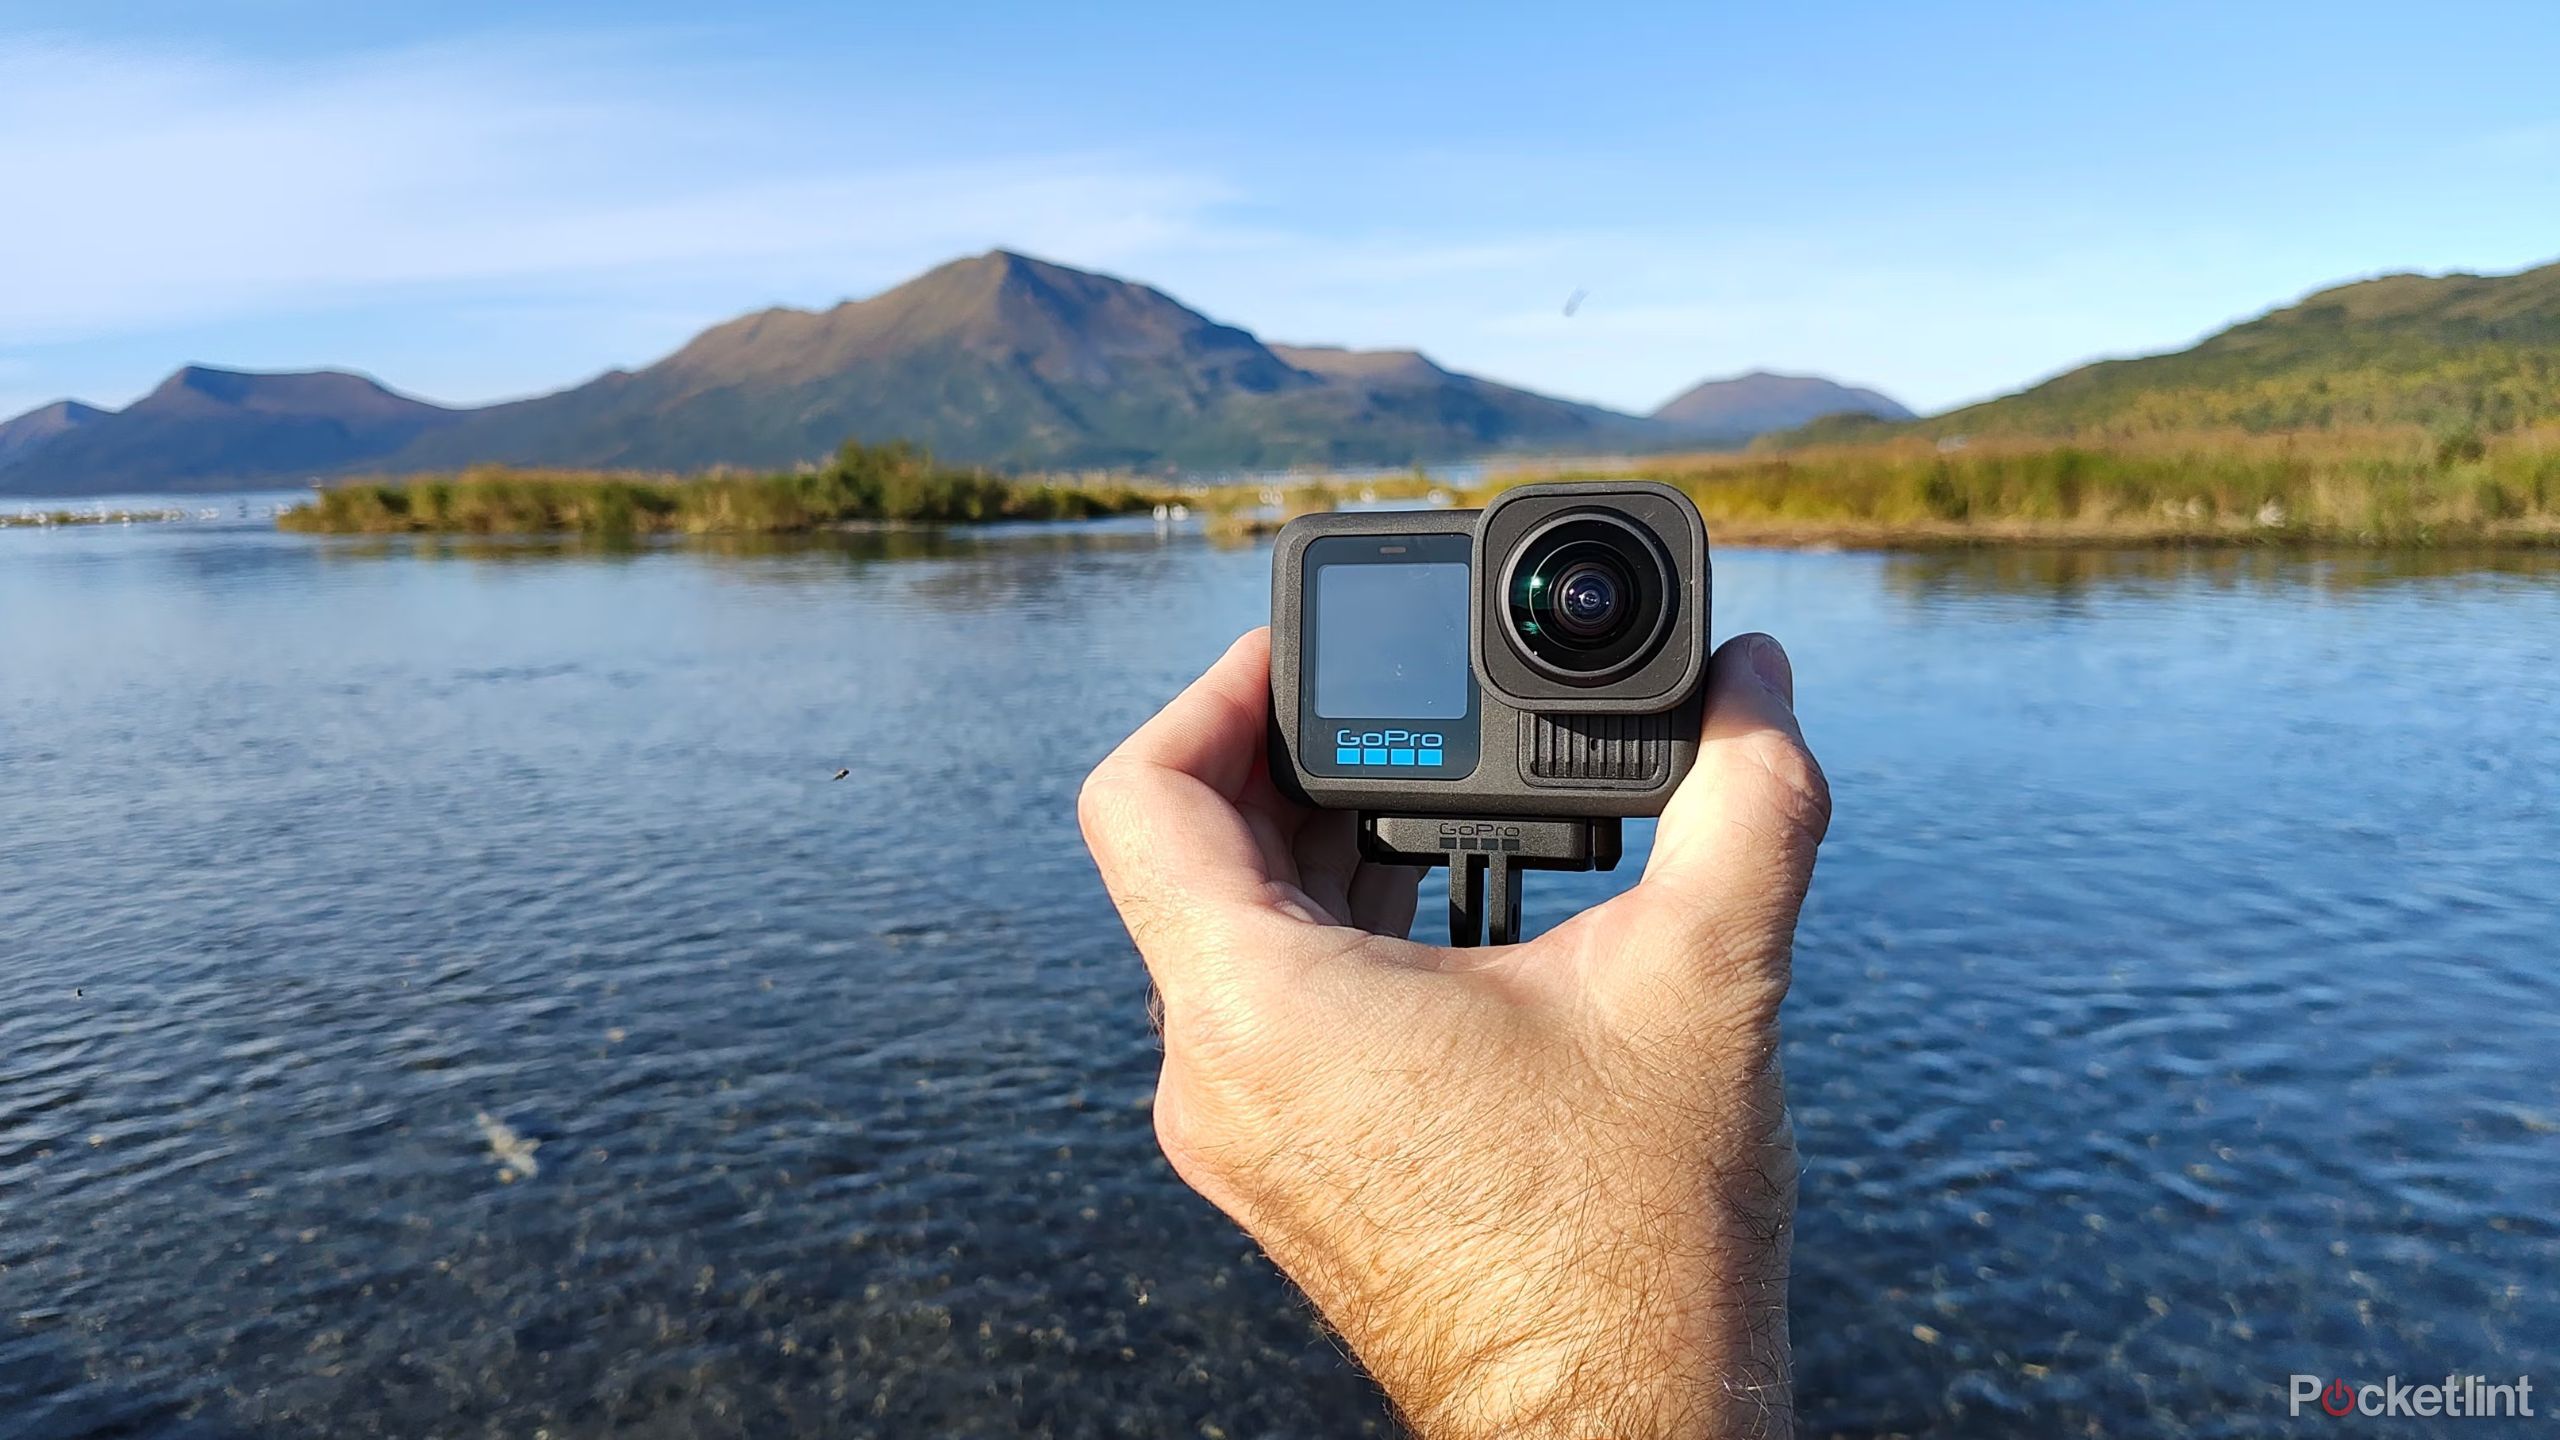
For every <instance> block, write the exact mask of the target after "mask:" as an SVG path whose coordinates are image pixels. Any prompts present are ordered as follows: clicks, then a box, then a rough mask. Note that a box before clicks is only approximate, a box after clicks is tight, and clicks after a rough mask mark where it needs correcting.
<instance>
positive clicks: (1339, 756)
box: [1333, 745, 1360, 765]
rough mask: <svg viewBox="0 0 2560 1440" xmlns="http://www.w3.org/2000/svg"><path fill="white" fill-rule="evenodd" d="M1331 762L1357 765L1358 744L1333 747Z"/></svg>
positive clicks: (1358, 755)
mask: <svg viewBox="0 0 2560 1440" xmlns="http://www.w3.org/2000/svg"><path fill="white" fill-rule="evenodd" d="M1333 763H1334V764H1336V765H1357V764H1359V763H1360V749H1359V747H1358V746H1356V745H1339V746H1336V747H1334V752H1333Z"/></svg>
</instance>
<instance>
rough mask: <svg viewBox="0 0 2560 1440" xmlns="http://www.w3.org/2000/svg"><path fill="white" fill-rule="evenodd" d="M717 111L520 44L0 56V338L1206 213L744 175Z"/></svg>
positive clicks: (650, 81) (838, 255)
mask: <svg viewBox="0 0 2560 1440" xmlns="http://www.w3.org/2000/svg"><path fill="white" fill-rule="evenodd" d="M635 92H636V93H641V94H646V95H648V96H650V97H652V98H647V99H635V98H632V97H633V95H634V94H635ZM659 96H675V97H687V96H692V97H696V98H694V99H692V100H686V99H661V98H655V97H659ZM749 108H751V107H749ZM740 109H741V106H740V104H739V102H738V101H737V99H736V97H735V96H734V95H728V94H720V93H713V92H705V91H704V90H702V89H701V88H700V87H698V86H692V85H688V84H685V83H683V82H682V80H681V79H680V78H679V77H677V76H674V75H669V74H658V75H655V76H646V77H635V76H633V75H630V74H626V73H613V72H609V71H605V70H599V69H596V68H594V67H593V66H592V65H591V64H590V63H586V62H582V61H581V59H580V57H579V55H578V54H575V53H569V52H563V51H557V50H554V49H549V48H545V47H543V46H539V45H536V46H531V47H528V46H527V44H526V43H525V42H523V41H522V40H521V39H520V38H519V39H511V40H510V41H509V42H508V43H507V44H506V45H504V46H498V45H495V44H487V45H481V46H443V47H437V48H434V49H428V50H410V51H400V52H389V53H383V54H377V55H373V56H365V57H356V58H353V59H348V58H346V57H340V58H338V59H336V60H334V61H333V62H331V63H330V64H328V65H327V66H326V67H315V66H308V65H293V64H283V63H248V62H242V61H238V60H227V59H221V58H209V57H205V56H200V55H197V56H190V55H174V54H158V53H117V52H108V51H101V50H98V49H94V48H83V47H78V46H70V45H62V44H40V43H30V42H17V43H14V44H11V43H8V42H0V189H5V191H6V192H7V193H12V194H16V195H20V196H31V195H41V196H44V197H46V204H45V206H44V210H43V223H42V224H38V225H11V226H8V227H4V228H0V274H9V275H14V276H20V277H27V276H42V277H44V283H43V284H40V285H39V284H17V285H11V286H8V287H5V288H0V333H7V334H8V335H9V336H10V337H11V338H12V341H13V342H15V343H17V344H20V345H28V344H36V343H43V342H47V341H64V340H76V339H83V338H92V337H97V336H100V335H107V334H115V333H128V332H132V331H136V330H150V329H159V328H163V327H169V326H176V325H184V324H191V323H199V322H203V321H207V320H218V319H222V318H226V317H232V316H242V315H252V314H266V313H272V312H274V311H277V310H279V309H285V310H290V309H307V308H313V307H324V306H329V305H333V304H344V303H349V302H352V301H359V300H364V301H378V300H381V299H383V298H385V297H388V296H396V295H399V294H402V293H404V292H414V293H417V294H418V295H419V296H420V297H421V298H422V299H424V298H431V297H432V296H433V295H435V294H436V293H437V292H440V291H450V290H457V289H465V288H469V287H473V286H477V285H483V284H486V283H488V282H507V281H543V282H547V283H554V284H559V285H563V286H567V287H570V288H579V287H582V286H585V285H605V286H612V285H617V284H621V283H627V282H629V281H630V280H631V279H633V278H634V277H636V276H641V275H645V274H647V273H649V272H653V271H658V270H665V269H684V270H700V269H703V268H706V267H720V268H727V269H732V270H735V271H737V272H739V273H740V275H741V278H742V279H745V280H748V281H749V283H752V277H753V276H755V275H756V274H757V273H759V271H763V270H775V271H801V270H806V269H810V268H815V267H816V266H818V265H821V264H823V265H824V266H825V267H826V268H828V269H831V270H834V271H837V272H839V273H845V274H851V275H861V274H865V273H871V272H873V271H874V270H875V269H876V267H877V266H878V265H880V264H884V263H895V264H905V263H909V262H912V261H914V260H916V259H918V258H919V257H930V258H932V259H941V258H947V257H948V256H949V255H951V254H953V253H956V252H958V251H960V250H963V249H971V248H983V247H984V246H985V245H987V244H990V243H996V242H998V241H1001V240H1004V239H1007V238H1009V237H1014V236H1022V235H1036V236H1038V237H1040V243H1043V244H1045V245H1048V246H1050V247H1052V248H1055V249H1059V250H1061V251H1065V252H1068V253H1071V254H1073V255H1075V256H1077V257H1080V258H1084V259H1087V260H1104V261H1107V260H1109V259H1111V258H1113V257H1118V256H1130V255H1136V254H1140V253H1144V252H1146V251H1148V250H1151V249H1154V248H1157V247H1161V246H1164V245H1168V244H1175V243H1179V242H1180V241H1181V240H1182V238H1183V237H1185V236H1186V235H1191V234H1194V233H1196V232H1198V231H1199V230H1201V229H1202V227H1203V225H1204V223H1205V222H1204V219H1203V217H1204V214H1205V212H1206V211H1207V210H1208V209H1209V208H1210V207H1212V206H1214V205H1216V204H1218V203H1220V202H1221V201H1222V200H1224V199H1225V198H1227V193H1228V192H1227V191H1226V189H1225V188H1224V187H1223V186H1221V185H1220V184H1218V183H1216V182H1215V181H1213V180H1210V179H1207V178H1204V177H1202V176H1199V175H1196V174H1190V173H1184V172H1181V171H1178V170H1172V169H1168V168H1164V167H1158V166H1149V165H1145V164H1139V163H1132V162H1129V161H1126V160H1123V159H1120V158H1117V157H1112V156H1096V155H1055V156H1038V155H1033V156H1023V157H1018V158H1008V159H1003V160H993V161H969V160H963V161H958V162H954V163H937V164H920V163H915V162H912V161H906V162H900V161H897V160H894V159H890V158H886V157H873V158H867V159H860V160H857V161H855V162H854V163H849V164H844V165H839V166H833V167H827V168H817V167H812V166H809V165H806V164H802V165H797V166H794V165H788V164H784V165H774V164H767V165H764V166H762V167H759V166H758V165H757V163H756V161H755V158H754V157H757V156H758V155H760V154H764V153H768V152H770V151H771V150H772V149H773V147H772V146H771V145H769V144H766V145H759V144H757V143H755V142H754V140H753V139H752V136H753V135H754V134H755V133H756V127H754V126H753V125H752V124H751V123H749V122H745V121H742V120H741V119H740V116H739V111H740ZM884 278H895V276H894V275H890V276H886V277H884Z"/></svg>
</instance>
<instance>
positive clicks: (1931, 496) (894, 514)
mask: <svg viewBox="0 0 2560 1440" xmlns="http://www.w3.org/2000/svg"><path fill="white" fill-rule="evenodd" d="M1597 479H1645V480H1655V481H1660V482H1662V483H1665V484H1668V485H1671V486H1673V487H1675V488H1677V489H1679V490H1681V491H1683V492H1684V493H1686V494H1687V495H1689V496H1690V498H1691V499H1693V500H1695V501H1696V502H1697V504H1698V507H1699V510H1700V512H1701V513H1702V514H1703V515H1704V516H1705V517H1706V521H1707V528H1708V533H1709V534H1710V536H1712V537H1713V538H1714V539H1716V540H1718V541H1720V542H1722V543H1726V544H1734V545H1753V546H1767V547H1783V548H1790V549H1812V548H1837V549H1859V550H1915V551H1926V550H1952V549H1976V548H1992V547H2024V546H2039V547H2060V548H2075V549H2105V548H2117V549H2170V548H2179V547H2217V548H2302V547H2310V546H2323V547H2350V548H2352V547H2377V548H2378V547H2414V548H2433V547H2441V546H2461V547H2477V548H2502V549H2544V548H2554V547H2560V429H2555V430H2525V431H2519V432H2512V433H2509V434H2504V435H2500V436H2497V437H2494V438H2489V439H2483V438H2480V437H2477V436H2473V435H2469V434H2456V435H2450V436H2447V435H2440V434H2435V433H2432V432H2425V431H2417V430H2377V431H2363V432H2352V433H2340V432H2318V433H2310V434H2292V435H2255V434H2238V433H2197V434H2182V435H2168V436H2147V437H2141V438H2139V439H2123V440H2118V441H2115V442H2112V443H2095V442H2075V441H2052V440H2039V439H2030V438H1999V437H1994V438H1987V439H1984V440H1982V441H1979V442H1971V443H1967V442H1962V441H1955V442H1949V441H1938V442H1930V441H1925V440H1910V439H1904V440H1893V441H1886V442H1882V443H1869V444H1861V445H1835V446H1821V447H1807V448H1802V449H1794V450H1782V451H1772V452H1751V453H1742V454H1732V453H1714V454H1703V455H1685V456H1656V457H1634V458H1629V459H1626V460H1623V461H1613V460H1598V461H1594V460H1578V461H1554V462H1543V463H1542V462H1536V461H1522V462H1520V463H1518V464H1516V465H1514V466H1513V467H1511V468H1509V469H1506V470H1502V471H1498V472H1494V473H1492V474H1490V475H1488V476H1487V477H1486V478H1484V479H1483V480H1482V481H1480V482H1478V483H1475V484H1465V485H1462V484H1456V483H1447V482H1443V481H1440V480H1438V479H1436V478H1435V477H1433V476H1432V475H1431V474H1430V473H1429V472H1428V471H1427V470H1424V469H1421V468H1416V469H1415V470H1412V471H1410V472H1405V473H1402V474H1390V475H1384V476H1377V475H1371V476H1364V477H1360V478H1341V477H1330V476H1321V475H1317V476H1307V477H1304V478H1301V479H1290V480H1286V481H1280V482H1271V483H1261V484H1240V485H1226V486H1214V487H1207V488H1193V489H1176V488H1172V487H1169V486H1167V485H1165V484H1163V483H1162V482H1154V483H1150V482H1146V481H1143V480H1140V479H1138V478H1135V477H1129V476H1122V475H1107V474H1106V475H1100V476H1076V477H1071V478H1029V479H1024V478H1007V477H1003V476H999V475H996V474H993V473H990V472H986V471H978V470H955V469H949V468H945V467H941V466H938V465H936V464H935V463H934V462H933V460H932V459H931V457H929V456H927V455H925V454H924V453H923V452H921V451H919V450H915V449H913V448H911V447H907V446H902V445H887V446H877V447H864V446H853V445H849V446H847V447H845V449H844V450H843V451H841V452H839V454H838V455H837V456H836V458H835V459H834V460H833V461H831V462H829V464H828V465H826V466H825V467H823V468H820V469H816V470H811V471H807V472H797V473H791V474H780V475H744V476H740V475H720V474H714V475H708V476H701V477H694V478H686V477H679V476H666V475H654V476H653V475H628V474H614V473H609V472H570V471H529V470H513V469H507V468H503V467H484V468H481V469H476V470H471V471H466V472H463V473H462V474H459V475H439V476H419V477H411V478H403V479H381V480H363V481H354V482H349V483H347V484H343V485H340V486H336V487H332V488H330V489H326V490H323V491H321V492H320V493H319V494H318V495H316V496H315V497H314V498H313V499H311V500H310V501H307V502H305V503H304V504H301V505H298V506H295V507H293V508H292V509H290V510H288V511H286V512H285V513H284V514H282V515H281V516H280V517H279V518H278V521H277V524H278V525H279V526H280V527H281V528H283V529H285V530H289V531H295V532H299V533H306V534H370V535H381V534H463V535H643V534H669V533H672V534H727V535H787V534H798V533H810V532H817V531H825V530H865V529H890V528H899V527H907V526H937V525H968V524H978V523H985V522H991V521H1021V520H1073V519H1092V518H1098V517H1102V516H1110V515H1129V514H1143V513H1148V512H1154V513H1156V514H1159V515H1170V514H1176V513H1182V514H1190V513H1196V514H1197V515H1198V516H1199V518H1200V520H1201V523H1202V526H1203V528H1204V529H1205V531H1206V532H1207V533H1208V535H1209V536H1210V538H1211V539H1213V540H1218V541H1223V542H1239V541H1248V540H1253V539H1258V538H1262V537H1266V536H1268V535H1270V534H1272V533H1274V532H1276V531H1277V530H1278V529H1279V528H1280V527H1281V526H1282V525H1284V524H1286V523H1287V521H1288V520H1289V519H1290V518H1291V517H1293V516H1297V515H1302V514H1310V513H1319V512H1324V511H1330V510H1335V509H1339V508H1342V507H1344V506H1346V505H1363V504H1381V503H1392V502H1395V501H1402V500H1427V501H1428V502H1429V503H1432V504H1438V505H1474V504H1481V503H1482V502H1483V501H1484V500H1485V499H1486V498H1487V497H1489V496H1490V495H1492V494H1493V493H1495V492H1496V491H1499V490H1501V489H1505V488H1508V487H1509V486H1512V485H1517V484H1523V483H1528V482H1532V481H1541V480H1597Z"/></svg>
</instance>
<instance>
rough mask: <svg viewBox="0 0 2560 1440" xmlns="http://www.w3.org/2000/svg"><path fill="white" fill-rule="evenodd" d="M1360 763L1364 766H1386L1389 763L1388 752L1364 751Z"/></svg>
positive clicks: (1361, 753)
mask: <svg viewBox="0 0 2560 1440" xmlns="http://www.w3.org/2000/svg"><path fill="white" fill-rule="evenodd" d="M1360 763H1361V764H1363V765H1384V764H1386V763H1387V752H1386V751H1384V750H1363V751H1361V752H1360Z"/></svg>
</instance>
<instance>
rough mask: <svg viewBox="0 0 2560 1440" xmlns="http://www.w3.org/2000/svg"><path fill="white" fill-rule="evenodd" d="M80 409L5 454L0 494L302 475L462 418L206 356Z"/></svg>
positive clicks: (379, 391)
mask: <svg viewBox="0 0 2560 1440" xmlns="http://www.w3.org/2000/svg"><path fill="white" fill-rule="evenodd" d="M65 403H66V404H73V405H77V402H76V401H75V402H65ZM60 408H61V407H60V406H48V407H46V409H45V410H40V411H36V412H34V413H35V414H36V415H43V414H45V413H47V411H51V410H56V409H60ZM78 408H79V410H81V411H83V412H86V413H85V414H84V415H83V416H81V417H80V418H79V419H77V420H76V421H75V422H73V423H71V424H69V425H67V426H64V427H62V428H59V429H58V430H57V431H56V432H55V433H54V434H52V435H51V436H50V437H48V438H46V439H44V440H42V441H41V442H40V443H37V444H35V445H32V446H31V447H29V448H27V449H25V450H23V451H21V452H20V453H19V454H18V456H17V458H16V459H15V461H14V462H10V461H7V460H5V459H0V492H6V493H15V494H21V495H112V494H116V493H119V492H135V491H210V490H235V489H241V488H245V487H249V486H255V485H262V484H265V485H274V484H295V483H299V482H300V481H302V480H304V479H307V478H309V477H310V476H312V475H317V474H323V473H328V472H332V471H338V470H344V469H347V468H349V467H352V466H361V465H365V464H369V463H373V462H375V461H378V460H380V459H382V458H383V457H385V456H388V455H390V454H391V453H392V452H394V451H396V450H399V449H400V448H401V447H403V446H405V445H407V444H409V443H410V442H411V441H413V440H415V439H417V438H418V437H419V436H420V435H422V434H425V433H427V432H428V431H431V430H435V429H437V428H439V427H441V426H445V425H449V424H451V423H452V422H453V421H454V419H455V418H456V415H457V412H455V411H452V410H447V409H444V408H443V407H441V406H437V405H430V404H428V403H427V402H425V401H423V400H413V399H411V398H410V397H408V396H406V395H401V394H398V393H395V392H394V391H391V390H388V389H385V388H384V387H383V386H381V385H379V384H377V383H375V382H374V381H372V380H369V379H366V378H365V377H364V376H361V375H349V374H345V373H342V372H338V371H332V370H317V371H310V372H305V373H296V374H251V373H247V372H244V371H237V370H215V369H210V368H208V367H205V366H202V365H190V366H188V367H186V368H185V369H183V370H180V371H178V372H177V373H176V374H174V375H172V376H170V377H169V378H168V379H167V380H164V381H162V382H161V384H160V387H159V388H158V389H156V390H154V391H152V392H151V393H150V394H148V395H146V396H144V397H142V398H141V399H140V400H137V401H135V402H133V404H131V405H128V406H126V407H125V408H124V409H122V410H116V411H102V410H96V409H92V408H91V407H89V406H85V405H81V406H78ZM26 418H31V417H21V419H20V420H13V421H11V422H9V424H10V427H11V428H14V427H16V426H18V425H19V424H21V423H23V421H24V420H25V419H26Z"/></svg>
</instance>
